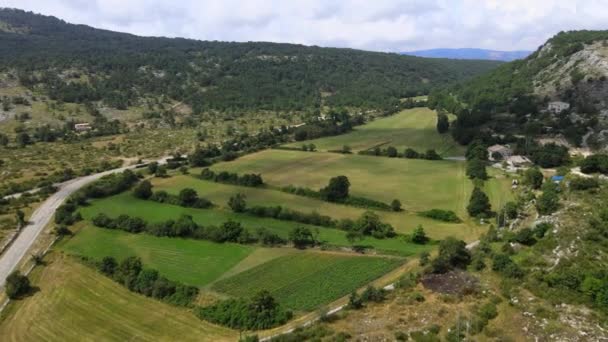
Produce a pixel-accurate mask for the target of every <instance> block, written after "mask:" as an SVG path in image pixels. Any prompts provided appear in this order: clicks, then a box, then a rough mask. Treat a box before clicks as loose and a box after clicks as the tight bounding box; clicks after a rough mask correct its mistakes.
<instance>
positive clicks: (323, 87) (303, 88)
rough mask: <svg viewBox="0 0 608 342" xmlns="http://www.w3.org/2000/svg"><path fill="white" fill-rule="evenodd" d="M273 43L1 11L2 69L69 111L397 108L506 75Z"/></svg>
mask: <svg viewBox="0 0 608 342" xmlns="http://www.w3.org/2000/svg"><path fill="white" fill-rule="evenodd" d="M497 65H498V63H496V62H492V61H486V62H479V61H454V60H446V59H424V58H419V57H411V56H401V55H398V54H387V53H376V52H367V51H359V50H352V49H337V48H320V47H315V46H303V45H293V44H279V43H265V42H247V43H235V42H217V41H197V40H189V39H181V38H175V39H171V38H162V37H138V36H135V35H131V34H125V33H119V32H112V31H107V30H100V29H96V28H92V27H89V26H84V25H73V24H69V23H66V22H64V21H62V20H60V19H57V18H55V17H49V16H43V15H37V14H34V13H31V12H24V11H21V10H16V9H1V10H0V68H2V69H3V70H4V71H5V72H8V73H9V75H8V76H7V77H9V78H10V77H11V76H13V77H17V78H18V80H19V82H20V83H21V84H22V85H24V86H26V87H27V88H30V89H37V90H41V91H43V92H45V93H47V94H48V95H49V97H50V98H51V99H57V100H61V101H63V102H76V103H85V102H101V103H103V105H104V106H108V107H112V108H118V109H125V108H127V107H129V106H133V105H136V104H138V103H140V102H141V101H142V99H151V98H152V99H157V98H159V97H161V96H163V95H164V96H166V97H168V98H170V99H172V100H175V101H182V102H184V103H186V104H188V105H190V106H191V107H192V108H193V111H194V113H195V114H197V113H202V112H205V111H235V110H274V111H277V110H297V111H301V110H315V109H316V108H319V107H320V106H321V105H322V104H323V105H331V106H350V107H360V108H371V107H390V106H392V105H394V104H396V103H397V101H398V99H399V98H403V97H409V96H415V95H420V94H425V93H428V92H429V91H430V90H431V89H433V88H434V87H436V86H439V85H443V84H446V83H452V82H455V81H461V80H464V79H467V78H470V77H473V76H476V75H479V74H481V73H483V72H486V71H489V70H491V69H493V68H494V67H496V66H497Z"/></svg>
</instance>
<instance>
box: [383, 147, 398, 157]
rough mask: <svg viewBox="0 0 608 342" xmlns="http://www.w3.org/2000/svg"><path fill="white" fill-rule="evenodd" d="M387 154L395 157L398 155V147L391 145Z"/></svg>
mask: <svg viewBox="0 0 608 342" xmlns="http://www.w3.org/2000/svg"><path fill="white" fill-rule="evenodd" d="M386 155H387V156H388V157H389V158H395V157H397V149H396V148H394V147H393V146H389V147H388V148H387V149H386Z"/></svg>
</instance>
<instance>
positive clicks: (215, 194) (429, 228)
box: [153, 175, 479, 244]
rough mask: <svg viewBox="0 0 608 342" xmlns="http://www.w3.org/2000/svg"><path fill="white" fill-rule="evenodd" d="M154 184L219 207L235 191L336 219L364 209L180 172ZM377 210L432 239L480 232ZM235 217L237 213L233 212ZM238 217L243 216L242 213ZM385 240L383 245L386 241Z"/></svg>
mask: <svg viewBox="0 0 608 342" xmlns="http://www.w3.org/2000/svg"><path fill="white" fill-rule="evenodd" d="M153 184H154V187H155V189H156V190H165V191H168V192H169V193H174V194H175V193H177V192H179V191H180V190H181V189H183V188H193V189H195V190H196V191H197V192H198V193H199V194H201V196H204V197H206V198H208V199H210V200H211V201H213V202H214V203H216V204H217V205H218V206H220V207H227V205H226V202H227V201H228V199H229V198H230V196H232V195H234V194H236V193H242V194H245V195H246V196H247V203H248V205H250V206H253V205H264V206H275V205H280V206H283V207H288V208H291V209H295V210H299V211H303V212H312V211H313V210H315V211H317V212H318V213H320V214H322V215H328V216H330V217H332V218H335V219H343V218H350V219H356V218H357V217H359V216H360V215H361V214H362V213H363V212H365V209H362V208H356V207H352V206H346V205H340V204H335V203H328V202H325V201H321V200H317V199H314V198H309V197H304V196H297V195H292V194H289V193H285V192H281V191H278V190H274V189H272V188H251V187H242V186H235V185H228V184H221V183H215V182H209V181H204V180H201V179H198V178H196V177H194V176H182V175H179V176H174V177H170V178H161V179H154V180H153ZM376 213H377V214H378V215H379V216H380V218H381V219H382V220H383V221H385V222H388V223H390V224H391V225H393V227H395V230H397V231H398V232H400V233H404V234H409V233H411V232H412V230H413V229H414V228H415V227H416V226H417V225H419V224H421V225H423V226H424V228H425V230H426V232H427V234H429V236H431V237H432V238H435V239H441V238H444V237H446V236H449V235H451V236H456V237H459V238H462V239H469V238H471V237H474V236H476V234H478V233H479V231H478V227H476V226H468V225H464V224H452V223H444V222H440V221H436V220H431V219H427V218H424V217H420V216H418V215H417V214H416V213H415V212H413V211H402V212H398V213H397V212H390V211H377V212H376ZM235 217H238V216H237V215H236V214H235ZM240 217H241V218H242V216H240ZM252 219H254V218H252ZM284 224H290V223H288V222H285V223H283V225H284ZM340 235H342V234H340ZM333 241H334V243H337V242H336V240H333ZM340 241H341V242H340V243H341V244H343V243H344V241H346V240H344V239H341V240H340ZM378 243H379V242H378ZM384 243H385V244H386V243H388V242H384Z"/></svg>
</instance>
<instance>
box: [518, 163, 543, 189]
mask: <svg viewBox="0 0 608 342" xmlns="http://www.w3.org/2000/svg"><path fill="white" fill-rule="evenodd" d="M543 180H544V176H543V173H542V172H541V171H540V170H539V169H538V167H532V168H529V169H527V170H526V171H524V178H523V183H524V184H525V185H528V186H530V187H531V188H532V189H540V187H541V185H542V184H543Z"/></svg>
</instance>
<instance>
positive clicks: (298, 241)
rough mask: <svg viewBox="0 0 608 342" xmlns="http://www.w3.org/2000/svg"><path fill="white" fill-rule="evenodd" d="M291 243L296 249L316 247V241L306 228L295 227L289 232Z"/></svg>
mask: <svg viewBox="0 0 608 342" xmlns="http://www.w3.org/2000/svg"><path fill="white" fill-rule="evenodd" d="M289 241H291V242H292V243H293V245H294V246H295V247H296V248H306V247H307V246H314V245H315V239H314V237H313V235H312V232H311V231H310V229H308V228H306V227H295V228H294V229H292V230H291V231H290V232H289Z"/></svg>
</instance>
